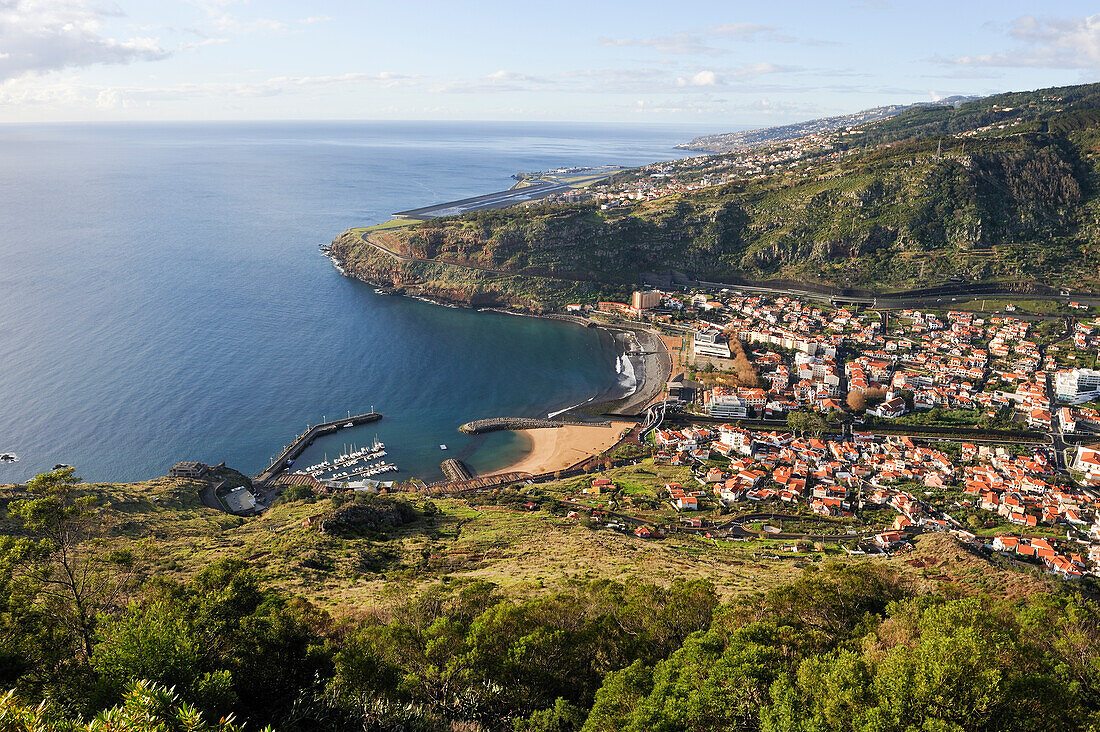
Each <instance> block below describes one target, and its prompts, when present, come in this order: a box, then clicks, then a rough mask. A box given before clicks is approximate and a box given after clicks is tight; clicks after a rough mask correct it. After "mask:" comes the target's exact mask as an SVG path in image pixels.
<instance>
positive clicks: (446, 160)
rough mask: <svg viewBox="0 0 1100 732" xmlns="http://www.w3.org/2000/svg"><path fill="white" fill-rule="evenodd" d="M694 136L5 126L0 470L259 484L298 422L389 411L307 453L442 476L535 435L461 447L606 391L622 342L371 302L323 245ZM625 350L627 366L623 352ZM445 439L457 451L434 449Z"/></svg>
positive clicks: (389, 126)
mask: <svg viewBox="0 0 1100 732" xmlns="http://www.w3.org/2000/svg"><path fill="white" fill-rule="evenodd" d="M699 132H700V131H699V130H696V129H685V128H675V127H632V126H627V127H618V128H610V127H599V126H587V125H567V124H534V123H532V124H515V123H507V124H506V123H415V122H411V123H410V122H407V123H380V122H369V123H352V122H346V123H335V122H334V123H266V124H256V123H197V124H182V123H181V124H109V125H108V124H94V125H39V126H22V125H12V126H0V231H2V232H3V233H2V235H0V452H7V451H11V452H15V453H17V454H18V455H19V457H20V461H19V462H17V463H14V464H10V465H4V464H0V483H7V482H15V481H22V480H25V479H27V478H29V477H31V476H33V475H35V474H36V473H39V472H42V471H45V470H49V469H50V468H51V467H52V466H53V465H54V464H55V463H68V464H71V465H74V466H76V468H77V473H78V474H79V475H80V476H82V477H83V478H84V479H85V480H88V481H131V480H141V479H147V478H152V477H155V476H159V475H164V474H165V472H166V471H167V470H168V468H169V467H170V466H171V465H172V464H173V463H175V462H176V461H178V460H199V461H203V462H207V463H211V464H216V463H219V462H222V461H225V462H226V463H227V464H228V465H229V466H230V467H233V468H236V469H238V470H241V471H242V472H245V473H247V474H250V475H252V474H256V473H258V472H259V471H260V470H262V469H263V468H264V467H266V465H267V463H268V462H269V461H270V458H271V456H273V455H275V454H277V452H278V451H279V450H280V449H281V448H282V446H283V445H285V444H287V443H288V442H289V441H290V440H292V439H293V438H294V436H295V435H296V434H298V433H300V432H301V431H302V430H303V429H304V428H305V426H306V425H307V424H312V423H316V422H318V421H320V420H322V419H323V418H326V417H327V418H329V419H332V418H334V417H337V416H340V415H343V414H346V413H348V412H350V413H352V414H355V413H359V412H365V411H368V410H369V409H370V408H371V407H374V408H375V409H376V410H377V411H379V412H381V413H382V414H383V419H382V420H381V421H380V422H376V423H374V424H370V425H364V426H362V427H358V428H355V429H349V430H346V431H341V432H340V433H338V434H337V435H335V436H331V437H327V438H324V439H322V440H319V441H318V442H317V443H316V444H315V445H314V446H313V447H312V448H311V449H310V451H308V452H307V453H306V454H305V455H303V456H302V458H301V461H302V462H305V463H306V464H309V463H310V462H315V461H317V460H320V459H322V457H323V456H324V455H328V456H329V457H330V458H331V457H332V456H333V455H335V454H338V453H340V452H341V451H342V450H343V449H344V446H345V445H347V444H349V443H355V444H357V445H364V444H369V443H370V442H371V441H372V440H374V439H375V437H377V438H378V439H380V440H382V441H383V442H385V443H386V446H387V451H388V453H389V457H388V459H390V460H392V461H394V462H396V463H397V464H398V465H399V466H400V467H401V469H402V472H401V473H397V474H393V473H391V474H389V475H388V476H386V478H387V479H397V480H401V479H403V478H405V477H408V476H409V475H417V476H419V477H423V478H425V479H428V480H431V479H433V478H435V477H438V476H439V474H440V471H439V463H440V461H441V460H442V459H444V458H446V457H460V458H463V459H466V460H468V461H469V462H470V463H471V464H472V465H473V466H474V467H475V468H476V469H478V470H480V471H487V470H491V469H494V468H498V467H500V466H503V465H505V464H507V463H508V462H510V461H512V460H513V459H515V457H516V456H517V455H518V454H519V453H521V452H522V450H523V449H524V446H523V445H522V443H521V442H520V438H518V437H517V436H515V435H512V434H508V433H496V434H493V435H489V436H484V437H467V436H465V435H462V434H461V433H459V432H458V431H457V427H458V425H460V424H461V423H463V422H466V421H468V420H471V419H477V418H482V417H491V416H503V415H508V416H546V415H547V414H548V413H552V412H555V411H557V410H561V409H564V408H566V407H569V406H571V405H574V404H577V403H579V402H584V401H586V400H588V399H591V398H592V397H594V396H595V395H597V394H600V393H604V392H606V391H607V390H609V389H612V388H613V387H614V386H615V384H616V383H618V382H619V381H620V380H629V378H630V374H624V373H622V371H623V366H622V364H621V363H620V362H619V356H620V354H618V353H617V352H615V350H614V349H613V348H612V347H611V346H610V345H609V344H608V343H607V342H605V340H601V339H600V338H599V336H598V335H597V334H596V333H594V332H593V331H590V330H585V329H582V328H579V327H576V326H573V325H570V324H565V323H558V322H550V321H546V320H540V319H533V318H524V317H517V316H510V315H506V314H499V313H486V312H475V311H471V310H465V309H460V308H448V307H442V306H438V305H433V304H429V303H425V302H421V301H418V300H414V299H410V298H403V297H395V296H386V295H378V294H375V293H374V292H373V289H372V288H371V287H369V286H367V285H365V284H363V283H360V282H357V281H354V280H351V279H349V278H347V277H344V276H342V275H341V274H340V273H339V272H338V271H337V270H336V269H335V268H334V267H333V265H332V263H331V262H330V261H329V260H328V259H326V258H325V257H323V256H322V254H321V253H320V252H319V250H318V245H320V244H323V243H327V242H329V241H331V240H332V238H333V237H334V236H335V235H336V234H338V233H340V232H341V231H343V230H344V229H346V228H348V227H350V226H357V225H366V224H371V223H377V222H380V221H384V220H386V219H387V218H388V217H389V214H390V213H391V212H392V211H396V210H400V209H406V208H411V207H414V206H421V205H426V204H430V203H436V202H441V201H446V200H451V199H457V198H462V197H466V196H471V195H476V194H480V193H486V192H491V191H495V190H501V189H504V188H507V187H508V186H509V185H511V183H512V182H513V181H512V180H511V177H510V176H511V175H512V174H513V173H516V172H520V171H531V170H546V169H550V168H554V167H560V166H567V165H604V164H614V163H617V164H623V165H637V164H641V163H645V162H652V161H657V160H666V159H673V158H677V157H682V153H678V152H677V151H675V150H673V149H672V145H674V144H676V143H678V142H682V141H684V140H687V139H690V138H691V137H693V136H694V135H695V134H698V133H699ZM624 360H625V359H624ZM440 444H446V445H447V446H448V448H449V449H448V450H447V451H446V452H444V451H442V450H440V447H439V446H440Z"/></svg>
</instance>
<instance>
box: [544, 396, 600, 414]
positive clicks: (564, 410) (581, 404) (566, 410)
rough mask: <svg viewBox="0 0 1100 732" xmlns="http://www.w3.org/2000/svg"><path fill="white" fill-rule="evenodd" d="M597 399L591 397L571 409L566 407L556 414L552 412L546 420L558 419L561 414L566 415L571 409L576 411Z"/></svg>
mask: <svg viewBox="0 0 1100 732" xmlns="http://www.w3.org/2000/svg"><path fill="white" fill-rule="evenodd" d="M595 398H596V397H589V398H587V399H585V400H584V401H583V402H577V403H576V404H574V405H573V406H571V407H566V408H565V409H559V410H558V411H556V412H550V414H548V415H546V418H547V419H553V418H554V417H557V416H558V415H559V414H565V413H566V412H568V411H569V410H570V409H576V408H577V407H583V406H584V405H585V404H588V403H589V402H590V401H592V400H593V399H595Z"/></svg>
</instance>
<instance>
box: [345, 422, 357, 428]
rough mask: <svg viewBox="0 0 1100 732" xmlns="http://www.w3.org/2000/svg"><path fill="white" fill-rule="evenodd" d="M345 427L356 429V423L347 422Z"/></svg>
mask: <svg viewBox="0 0 1100 732" xmlns="http://www.w3.org/2000/svg"><path fill="white" fill-rule="evenodd" d="M344 426H345V427H354V426H355V423H354V422H347V423H346V424H344Z"/></svg>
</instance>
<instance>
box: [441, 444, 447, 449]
mask: <svg viewBox="0 0 1100 732" xmlns="http://www.w3.org/2000/svg"><path fill="white" fill-rule="evenodd" d="M439 449H440V450H446V449H447V446H446V445H440V446H439Z"/></svg>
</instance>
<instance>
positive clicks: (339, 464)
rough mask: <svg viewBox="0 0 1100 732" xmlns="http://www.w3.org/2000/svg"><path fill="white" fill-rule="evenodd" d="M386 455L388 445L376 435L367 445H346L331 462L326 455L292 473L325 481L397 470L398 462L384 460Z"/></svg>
mask: <svg viewBox="0 0 1100 732" xmlns="http://www.w3.org/2000/svg"><path fill="white" fill-rule="evenodd" d="M386 455H387V452H386V445H385V444H384V443H383V442H381V441H379V439H378V438H377V437H375V438H374V442H373V443H372V444H370V445H368V446H367V447H360V448H356V446H355V445H350V446H349V445H345V446H344V452H342V453H340V454H339V455H337V456H336V457H335V458H333V459H332V461H331V462H330V461H329V460H328V456H327V455H326V456H325V459H324V460H322V461H321V462H319V463H316V464H314V465H310V466H308V467H305V468H300V469H298V470H295V471H294V472H293V473H291V475H302V476H310V477H312V478H315V479H316V480H318V481H320V482H322V483H325V482H332V481H339V480H349V479H352V478H370V477H373V476H375V475H381V474H383V473H394V472H397V471H398V470H399V468H398V467H397V464H396V463H392V462H385V461H384V460H382V458H384V457H386Z"/></svg>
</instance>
